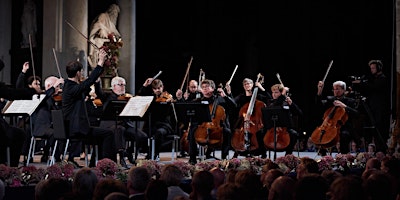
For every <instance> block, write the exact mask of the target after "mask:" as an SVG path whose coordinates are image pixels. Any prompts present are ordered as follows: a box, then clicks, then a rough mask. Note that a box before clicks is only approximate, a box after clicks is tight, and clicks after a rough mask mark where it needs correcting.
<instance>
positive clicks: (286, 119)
mask: <svg viewBox="0 0 400 200" xmlns="http://www.w3.org/2000/svg"><path fill="white" fill-rule="evenodd" d="M261 112H262V115H263V123H264V127H266V130H269V129H270V128H274V160H275V159H276V143H277V137H276V128H277V127H289V126H290V111H289V108H287V109H286V108H284V107H282V106H270V107H265V108H261Z"/></svg>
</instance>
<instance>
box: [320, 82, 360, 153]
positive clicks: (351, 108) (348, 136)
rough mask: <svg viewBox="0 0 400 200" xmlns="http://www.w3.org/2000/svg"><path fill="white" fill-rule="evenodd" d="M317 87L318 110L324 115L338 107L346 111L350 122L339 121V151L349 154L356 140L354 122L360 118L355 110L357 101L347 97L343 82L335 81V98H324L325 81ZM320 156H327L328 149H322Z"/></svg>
mask: <svg viewBox="0 0 400 200" xmlns="http://www.w3.org/2000/svg"><path fill="white" fill-rule="evenodd" d="M317 87H318V92H317V95H316V98H315V102H316V105H317V108H320V109H322V110H321V111H322V113H323V112H326V111H327V110H328V109H330V108H335V107H336V108H340V109H344V111H345V114H346V115H347V116H348V120H346V122H345V123H343V122H342V121H341V120H340V119H338V123H339V124H340V130H339V138H340V139H339V140H340V149H338V151H339V153H341V154H347V153H349V152H350V146H349V145H350V141H351V140H352V139H354V138H353V124H352V120H354V119H355V118H356V117H357V116H358V111H357V110H356V109H355V107H356V101H355V99H353V98H350V97H346V96H345V92H346V83H345V82H343V81H335V82H334V83H333V84H332V87H333V89H332V91H333V96H327V97H322V91H323V88H324V82H323V81H319V82H318V86H317ZM321 119H323V118H321ZM319 154H321V155H322V156H324V155H326V149H325V148H320V150H319Z"/></svg>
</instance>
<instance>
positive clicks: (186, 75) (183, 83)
mask: <svg viewBox="0 0 400 200" xmlns="http://www.w3.org/2000/svg"><path fill="white" fill-rule="evenodd" d="M192 61H193V56H191V57H190V61H189V63H188V66H187V68H186V73H185V77H184V78H183V81H182V84H181V87H180V89H181V90H182V89H183V85H185V80H186V79H187V78H188V74H189V69H190V66H191V65H192Z"/></svg>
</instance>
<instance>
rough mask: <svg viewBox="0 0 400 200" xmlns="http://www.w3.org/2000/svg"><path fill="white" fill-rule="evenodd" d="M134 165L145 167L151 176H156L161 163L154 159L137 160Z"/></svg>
mask: <svg viewBox="0 0 400 200" xmlns="http://www.w3.org/2000/svg"><path fill="white" fill-rule="evenodd" d="M136 166H138V167H139V166H142V167H146V168H147V170H149V172H150V174H151V175H152V176H155V177H158V176H159V175H160V173H161V165H160V164H158V163H157V161H155V160H139V162H138V163H137V164H136Z"/></svg>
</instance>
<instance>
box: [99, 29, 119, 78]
mask: <svg viewBox="0 0 400 200" xmlns="http://www.w3.org/2000/svg"><path fill="white" fill-rule="evenodd" d="M108 39H109V42H104V44H103V46H102V48H103V49H104V50H105V51H106V52H107V53H108V58H107V60H106V61H105V62H104V67H105V70H104V72H105V74H106V75H111V76H116V75H117V74H116V69H117V67H118V64H119V49H120V48H122V46H123V42H122V39H121V38H120V37H117V36H116V35H115V34H114V33H110V34H108Z"/></svg>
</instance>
